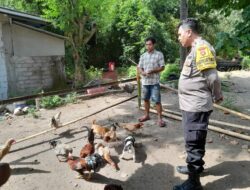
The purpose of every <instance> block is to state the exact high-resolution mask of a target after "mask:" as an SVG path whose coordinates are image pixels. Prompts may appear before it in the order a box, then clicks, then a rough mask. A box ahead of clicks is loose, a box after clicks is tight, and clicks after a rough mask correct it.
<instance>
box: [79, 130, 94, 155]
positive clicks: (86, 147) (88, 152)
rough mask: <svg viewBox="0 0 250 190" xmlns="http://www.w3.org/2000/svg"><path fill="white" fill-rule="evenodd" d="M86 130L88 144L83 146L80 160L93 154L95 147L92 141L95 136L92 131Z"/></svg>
mask: <svg viewBox="0 0 250 190" xmlns="http://www.w3.org/2000/svg"><path fill="white" fill-rule="evenodd" d="M86 128H87V129H88V144H86V145H84V147H83V148H82V149H81V151H80V158H85V157H87V156H89V155H91V154H93V153H94V152H95V146H94V139H95V134H94V132H93V129H89V128H88V127H86Z"/></svg>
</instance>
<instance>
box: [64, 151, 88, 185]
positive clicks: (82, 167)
mask: <svg viewBox="0 0 250 190" xmlns="http://www.w3.org/2000/svg"><path fill="white" fill-rule="evenodd" d="M67 163H68V164H69V167H70V169H72V170H73V171H76V172H77V173H78V176H76V178H78V179H85V180H90V178H91V172H90V171H91V168H90V167H88V165H87V162H86V161H85V159H83V158H77V159H74V158H73V156H72V155H71V154H70V155H69V156H68V161H67ZM85 171H88V172H89V174H88V176H87V177H86V176H85V175H84V172H85Z"/></svg>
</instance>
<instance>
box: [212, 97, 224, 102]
mask: <svg viewBox="0 0 250 190" xmlns="http://www.w3.org/2000/svg"><path fill="white" fill-rule="evenodd" d="M223 100H224V97H223V96H221V98H220V99H218V100H216V101H215V102H214V103H215V104H220V103H221V102H223Z"/></svg>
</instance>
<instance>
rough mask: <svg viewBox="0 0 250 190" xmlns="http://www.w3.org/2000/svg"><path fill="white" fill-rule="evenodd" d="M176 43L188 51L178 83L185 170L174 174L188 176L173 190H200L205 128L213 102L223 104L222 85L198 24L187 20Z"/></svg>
mask: <svg viewBox="0 0 250 190" xmlns="http://www.w3.org/2000/svg"><path fill="white" fill-rule="evenodd" d="M178 40H179V41H180V43H181V45H182V46H183V47H190V48H191V49H190V52H189V54H188V55H187V57H186V60H185V63H184V65H183V69H182V71H181V76H180V79H179V104H180V109H181V110H182V126H183V128H184V138H185V143H186V145H185V147H186V152H187V159H186V162H187V166H178V167H177V171H178V172H179V173H182V174H188V180H187V181H185V182H184V183H183V184H181V185H176V186H174V190H202V189H203V188H202V186H201V183H200V173H201V172H202V171H203V170H204V168H203V165H204V161H203V159H202V158H203V157H204V155H205V144H206V136H207V127H208V122H209V116H210V114H211V112H212V109H213V102H214V103H219V102H221V101H222V100H223V96H222V93H221V83H220V79H219V77H218V73H217V70H216V58H215V51H214V48H213V47H212V46H211V45H210V44H209V43H208V42H207V41H206V40H204V39H203V38H202V37H201V36H200V35H199V26H198V21H197V20H195V19H193V18H188V19H185V20H183V21H182V22H181V23H180V24H179V28H178Z"/></svg>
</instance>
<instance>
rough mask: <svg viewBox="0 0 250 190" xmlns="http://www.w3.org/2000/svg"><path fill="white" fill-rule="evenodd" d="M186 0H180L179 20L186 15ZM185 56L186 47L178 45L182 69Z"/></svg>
mask: <svg viewBox="0 0 250 190" xmlns="http://www.w3.org/2000/svg"><path fill="white" fill-rule="evenodd" d="M187 1H188V0H180V20H184V19H186V18H187V17H188V2H187ZM186 56H187V48H184V47H180V67H181V69H182V67H183V63H184V62H185V59H186Z"/></svg>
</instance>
